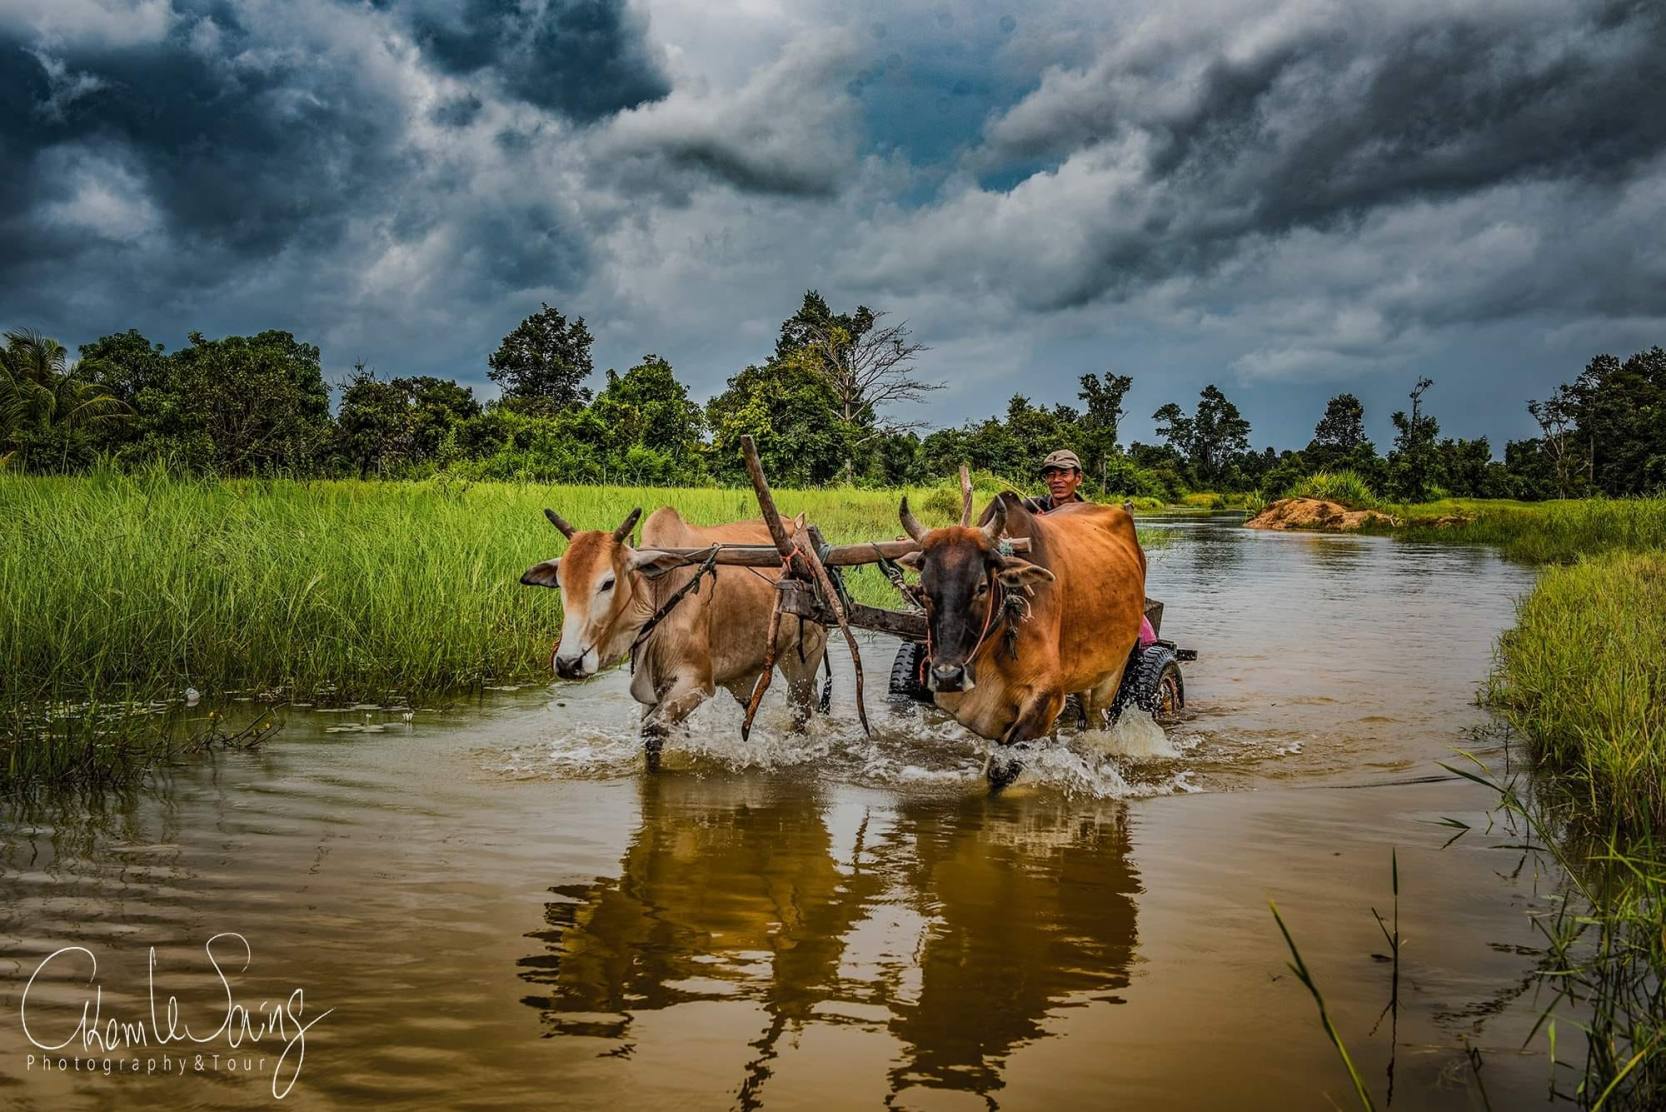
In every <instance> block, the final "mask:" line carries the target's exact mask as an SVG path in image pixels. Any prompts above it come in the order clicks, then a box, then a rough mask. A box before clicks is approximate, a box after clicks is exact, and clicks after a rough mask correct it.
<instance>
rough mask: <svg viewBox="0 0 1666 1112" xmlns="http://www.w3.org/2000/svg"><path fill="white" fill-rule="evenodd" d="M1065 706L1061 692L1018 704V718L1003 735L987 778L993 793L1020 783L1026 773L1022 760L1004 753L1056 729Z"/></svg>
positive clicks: (1040, 693)
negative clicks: (1017, 780) (1016, 782)
mask: <svg viewBox="0 0 1666 1112" xmlns="http://www.w3.org/2000/svg"><path fill="white" fill-rule="evenodd" d="M1063 707H1064V693H1063V692H1059V691H1041V692H1036V693H1035V694H1032V695H1030V696H1029V697H1028V698H1026V699H1024V701H1023V702H1021V703H1020V704H1019V705H1018V717H1016V718H1014V719H1013V720H1012V725H1010V726H1008V727H1007V730H1006V733H1004V734H1002V735H1001V740H1000V747H999V749H997V751H996V752H995V753H994V754H992V755H991V757H990V761H989V771H988V773H987V775H988V777H989V787H990V790H991V791H1000V790H1001V789H1002V788H1004V787H1006V786H1007V785H1008V784H1010V783H1012V782H1013V781H1014V780H1016V779H1017V778H1018V774H1019V773H1020V772H1022V771H1023V766H1022V765H1021V764H1019V762H1018V759H1017V758H1016V757H1014V756H1012V755H1011V754H1010V753H1007V752H1005V751H1004V750H1006V749H1007V748H1008V747H1010V746H1013V745H1016V744H1018V743H1019V742H1021V741H1030V740H1032V739H1034V738H1038V737H1041V736H1042V735H1044V734H1046V733H1047V731H1049V730H1050V729H1052V727H1053V720H1054V719H1056V718H1057V717H1058V716H1059V711H1060V710H1061V709H1063Z"/></svg>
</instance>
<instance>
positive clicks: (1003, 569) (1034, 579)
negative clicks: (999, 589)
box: [996, 556, 1053, 587]
mask: <svg viewBox="0 0 1666 1112" xmlns="http://www.w3.org/2000/svg"><path fill="white" fill-rule="evenodd" d="M996 574H997V575H999V576H1000V577H1001V584H1002V586H1006V587H1039V586H1041V584H1043V583H1051V582H1052V581H1053V573H1052V572H1050V571H1048V570H1047V569H1046V568H1044V567H1042V566H1041V565H1040V564H1032V563H1030V562H1029V561H1028V560H1020V559H1019V558H1018V557H1016V556H1007V557H1003V558H1002V560H1001V566H1000V568H999V570H998V571H997V572H996Z"/></svg>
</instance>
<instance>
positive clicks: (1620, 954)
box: [1445, 754, 1666, 1112]
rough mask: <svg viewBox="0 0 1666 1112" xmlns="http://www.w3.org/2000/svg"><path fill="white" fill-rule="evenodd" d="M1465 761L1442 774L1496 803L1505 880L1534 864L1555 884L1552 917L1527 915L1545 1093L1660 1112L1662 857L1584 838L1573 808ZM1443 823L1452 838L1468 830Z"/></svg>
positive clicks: (1636, 845)
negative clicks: (1578, 1046) (1568, 1038)
mask: <svg viewBox="0 0 1666 1112" xmlns="http://www.w3.org/2000/svg"><path fill="white" fill-rule="evenodd" d="M1464 756H1465V757H1466V758H1467V760H1468V766H1467V767H1466V766H1465V765H1446V766H1445V767H1446V769H1447V770H1448V771H1450V772H1454V773H1456V774H1457V775H1459V776H1462V777H1464V778H1465V779H1468V780H1472V781H1474V782H1475V783H1477V784H1480V785H1482V786H1483V787H1486V788H1488V789H1489V790H1491V791H1493V792H1495V793H1497V796H1498V801H1499V802H1498V805H1497V812H1498V813H1499V815H1500V816H1501V818H1500V819H1499V820H1498V821H1500V822H1501V823H1502V825H1503V826H1504V827H1505V829H1506V831H1507V832H1508V833H1509V834H1512V835H1515V838H1516V840H1513V841H1512V842H1510V843H1506V845H1505V846H1504V847H1501V848H1515V849H1519V850H1520V851H1521V853H1522V863H1520V864H1518V865H1517V867H1516V871H1517V872H1518V873H1519V872H1520V870H1521V868H1522V865H1523V864H1525V862H1526V859H1527V858H1528V857H1529V856H1530V855H1532V856H1538V855H1543V856H1548V857H1549V858H1551V859H1552V860H1553V861H1554V863H1555V864H1556V866H1557V867H1558V872H1559V873H1560V875H1561V882H1560V884H1559V886H1558V887H1559V891H1558V892H1557V893H1556V895H1555V898H1554V900H1553V901H1552V908H1553V910H1551V911H1548V912H1541V913H1537V914H1534V915H1533V916H1532V922H1533V925H1534V927H1535V928H1536V929H1537V930H1538V932H1539V933H1540V935H1541V936H1542V937H1543V949H1542V951H1541V957H1540V959H1539V962H1538V970H1537V979H1538V983H1539V985H1540V988H1541V991H1543V992H1546V993H1548V995H1549V1000H1548V1002H1546V1003H1544V1005H1543V1007H1542V1008H1541V1009H1540V1011H1539V1019H1538V1022H1537V1024H1536V1025H1535V1027H1534V1029H1533V1031H1532V1032H1531V1033H1530V1034H1529V1038H1532V1037H1533V1036H1535V1035H1537V1034H1538V1033H1539V1032H1541V1031H1542V1032H1544V1035H1545V1038H1546V1042H1547V1044H1548V1047H1549V1051H1550V1059H1551V1067H1552V1073H1551V1082H1550V1084H1551V1092H1552V1094H1553V1095H1554V1096H1555V1097H1557V1098H1559V1099H1563V1100H1567V1101H1570V1102H1571V1103H1575V1104H1577V1105H1579V1106H1580V1107H1582V1108H1589V1109H1592V1110H1593V1112H1596V1110H1599V1109H1603V1108H1624V1109H1656V1108H1661V1107H1663V1106H1666V1053H1663V1050H1666V980H1663V977H1662V973H1663V972H1666V928H1663V927H1662V924H1663V923H1666V847H1663V846H1662V845H1661V843H1660V842H1659V841H1658V840H1657V839H1656V838H1655V837H1654V836H1653V835H1652V834H1635V833H1633V834H1629V835H1624V836H1622V835H1620V834H1618V833H1617V832H1616V831H1615V830H1614V829H1613V828H1610V830H1609V831H1608V832H1607V833H1606V834H1603V835H1601V836H1594V835H1592V834H1591V833H1589V832H1588V827H1589V822H1588V818H1589V816H1587V815H1583V814H1580V813H1578V811H1577V808H1576V809H1575V810H1573V811H1570V810H1569V809H1568V808H1566V807H1557V806H1554V805H1547V803H1546V800H1545V799H1544V798H1543V797H1542V795H1540V793H1538V792H1536V791H1535V792H1529V793H1525V794H1524V793H1522V792H1520V791H1518V789H1517V784H1518V778H1517V777H1514V776H1511V777H1509V778H1506V779H1504V780H1502V781H1501V780H1498V779H1495V778H1494V777H1493V776H1491V775H1489V774H1488V773H1487V772H1486V770H1485V765H1483V764H1482V762H1481V761H1479V760H1478V759H1476V758H1475V757H1474V756H1472V755H1470V754H1464ZM1570 818H1571V819H1572V822H1571V825H1570V823H1569V822H1568V820H1569V819H1570ZM1446 821H1447V823H1448V824H1450V825H1454V826H1458V827H1460V828H1463V829H1462V830H1460V834H1461V833H1462V832H1463V830H1467V829H1469V828H1468V826H1467V824H1465V823H1463V822H1460V821H1458V820H1455V819H1448V820H1446ZM1488 829H1489V831H1491V829H1492V825H1491V820H1490V821H1489V827H1488ZM1454 840H1455V839H1454ZM1448 844H1450V842H1449V843H1448ZM1559 1024H1560V1025H1563V1026H1570V1025H1571V1026H1572V1027H1573V1028H1575V1029H1576V1030H1577V1031H1579V1032H1580V1034H1581V1035H1582V1040H1581V1041H1582V1042H1583V1044H1584V1045H1583V1048H1582V1049H1583V1055H1582V1057H1581V1058H1580V1059H1579V1060H1563V1059H1562V1058H1561V1057H1560V1055H1559V1044H1560V1040H1559V1026H1558V1025H1559Z"/></svg>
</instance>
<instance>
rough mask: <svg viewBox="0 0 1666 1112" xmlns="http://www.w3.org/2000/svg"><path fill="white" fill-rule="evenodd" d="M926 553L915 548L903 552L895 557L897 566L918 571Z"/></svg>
mask: <svg viewBox="0 0 1666 1112" xmlns="http://www.w3.org/2000/svg"><path fill="white" fill-rule="evenodd" d="M925 561H926V554H925V553H924V552H922V551H920V550H919V549H918V548H916V549H915V550H914V551H913V552H905V553H903V554H902V555H901V556H898V557H897V561H896V562H897V566H898V567H900V568H907V569H908V570H909V571H919V570H920V565H921V564H923V563H925Z"/></svg>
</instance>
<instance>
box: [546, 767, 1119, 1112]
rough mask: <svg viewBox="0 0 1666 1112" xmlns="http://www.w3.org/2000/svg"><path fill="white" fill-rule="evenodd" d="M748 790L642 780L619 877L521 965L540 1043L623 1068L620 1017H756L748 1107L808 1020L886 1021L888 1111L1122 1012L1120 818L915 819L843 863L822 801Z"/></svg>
mask: <svg viewBox="0 0 1666 1112" xmlns="http://www.w3.org/2000/svg"><path fill="white" fill-rule="evenodd" d="M756 787H757V790H758V791H759V793H760V794H759V796H758V797H757V798H751V799H748V800H747V801H746V802H744V803H742V804H740V805H737V804H736V802H735V799H734V785H713V784H709V783H705V782H701V781H697V780H690V779H675V778H671V777H659V778H648V779H645V780H643V781H642V782H641V785H640V791H641V807H642V809H641V823H640V826H639V827H638V829H637V831H636V834H635V836H634V837H633V838H632V839H631V842H630V846H629V848H628V849H627V850H626V852H625V856H624V859H623V860H622V861H621V862H620V870H619V875H618V876H616V877H602V878H598V879H597V880H595V881H593V882H591V883H588V884H579V885H560V886H556V887H554V888H552V889H551V892H552V893H553V894H554V896H555V897H556V898H555V899H553V900H551V901H549V902H548V903H547V904H546V909H545V923H546V925H545V927H544V928H543V929H541V930H538V931H535V932H533V933H532V934H530V935H529V937H531V938H534V939H537V940H538V941H539V942H541V943H542V944H543V948H542V949H541V950H540V951H539V952H538V953H535V954H533V955H531V956H529V957H526V958H523V959H521V961H520V963H519V965H520V967H521V977H522V978H523V979H524V980H526V981H528V982H531V983H532V984H534V985H537V986H538V988H539V992H538V993H537V994H535V995H529V996H527V997H526V998H525V999H524V1002H525V1003H527V1004H529V1005H531V1006H533V1007H535V1008H537V1009H538V1010H539V1012H540V1014H541V1015H542V1017H543V1019H544V1021H545V1023H546V1024H547V1026H548V1030H549V1032H550V1033H551V1034H552V1035H566V1036H585V1037H593V1038H600V1039H606V1040H611V1041H613V1042H614V1043H616V1044H617V1045H615V1046H614V1047H613V1049H612V1050H611V1051H610V1052H611V1053H625V1054H628V1053H631V1052H632V1051H633V1049H634V1044H633V1043H632V1031H631V1028H632V1020H633V1015H634V1014H635V1013H640V1012H643V1011H650V1010H658V1009H666V1008H674V1007H676V1006H678V1005H681V1004H685V1003H689V1002H692V1001H717V1000H725V999H732V998H734V997H737V996H739V997H743V998H746V999H748V1000H751V1001H754V1002H756V1003H758V1004H759V1005H761V1007H762V1009H763V1012H764V1014H765V1015H766V1016H767V1017H768V1025H767V1028H766V1029H765V1030H763V1031H761V1032H760V1034H759V1036H758V1038H757V1039H756V1040H755V1041H754V1042H753V1043H752V1044H751V1045H752V1048H753V1050H754V1051H755V1052H756V1054H755V1056H754V1057H753V1058H752V1060H751V1061H750V1062H749V1063H748V1066H747V1069H746V1077H745V1078H744V1079H742V1080H741V1083H740V1087H739V1090H738V1097H739V1103H740V1104H741V1105H742V1106H743V1107H751V1106H754V1105H755V1104H756V1103H757V1101H758V1100H759V1098H760V1093H761V1089H762V1086H763V1084H764V1082H765V1081H766V1080H767V1079H768V1078H769V1076H770V1067H769V1063H770V1061H771V1060H772V1059H773V1058H774V1057H775V1056H776V1053H777V1048H778V1046H779V1044H780V1040H781V1038H782V1036H783V1035H784V1034H786V1033H789V1032H791V1033H797V1032H801V1031H802V1030H803V1028H804V1027H805V1025H807V1024H810V1023H813V1022H834V1023H856V1024H871V1023H873V1022H875V1021H876V1019H877V1021H878V1022H882V1023H883V1024H884V1026H885V1028H886V1030H888V1032H889V1033H890V1035H891V1036H892V1037H893V1038H894V1039H895V1040H896V1041H897V1051H896V1057H895V1060H894V1062H893V1065H892V1067H891V1069H890V1071H889V1078H890V1088H891V1091H892V1093H893V1094H895V1093H897V1092H900V1091H902V1090H905V1089H908V1088H911V1087H914V1086H925V1087H929V1088H945V1089H959V1090H969V1091H972V1092H976V1093H980V1094H988V1093H991V1092H993V1091H995V1090H998V1089H1000V1088H1001V1086H1002V1079H1001V1069H1002V1066H1003V1064H1004V1061H1005V1058H1006V1056H1007V1055H1008V1054H1009V1053H1010V1052H1011V1051H1012V1050H1013V1049H1015V1048H1016V1047H1018V1046H1020V1045H1022V1044H1024V1043H1026V1042H1029V1041H1031V1040H1034V1039H1037V1038H1041V1037H1043V1036H1045V1035H1046V1034H1047V1033H1048V1031H1047V1027H1046V1018H1047V1016H1048V1014H1049V1012H1051V1011H1052V1010H1053V1009H1055V1008H1058V1007H1061V1006H1080V1005H1084V1004H1087V1003H1090V1002H1095V1001H1098V1002H1118V998H1117V996H1116V995H1115V992H1116V990H1117V989H1120V988H1122V987H1124V986H1125V985H1126V984H1127V983H1128V965H1129V962H1130V959H1131V958H1132V955H1133V950H1134V937H1135V936H1134V894H1135V893H1136V892H1137V891H1138V883H1137V878H1136V874H1135V873H1134V870H1133V868H1132V866H1131V865H1130V863H1129V860H1128V851H1129V843H1128V837H1127V831H1126V824H1125V814H1124V810H1123V808H1122V807H1121V806H1120V805H1117V806H1112V807H1101V808H1096V807H1094V806H1092V805H1088V806H1083V805H1081V804H1071V803H1069V802H1068V801H1063V800H1060V801H1057V802H1056V803H1054V804H1052V805H1048V804H1040V805H1035V804H1034V803H1032V804H1031V805H1028V806H1019V805H1006V804H1004V803H1003V801H1001V800H989V799H984V798H980V797H974V798H970V799H966V798H960V799H926V800H911V801H906V802H904V803H903V804H902V806H901V807H900V808H898V809H895V810H892V809H890V808H879V809H875V810H874V811H873V812H867V813H864V814H863V815H862V816H861V818H860V821H859V823H858V825H857V827H856V829H855V831H854V834H853V836H852V839H851V843H850V845H849V846H848V848H840V847H839V846H838V845H837V843H838V839H837V838H836V837H835V835H834V833H833V831H832V830H831V829H830V826H829V821H828V817H829V814H828V807H827V805H826V803H825V802H824V801H823V800H821V799H819V798H817V794H816V793H817V789H816V788H814V787H813V786H809V785H803V784H794V783H776V784H766V785H757V786H756ZM856 1017H860V1018H856ZM879 1017H883V1018H879Z"/></svg>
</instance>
